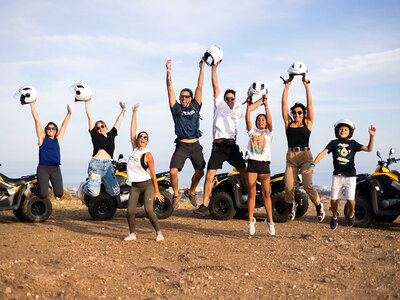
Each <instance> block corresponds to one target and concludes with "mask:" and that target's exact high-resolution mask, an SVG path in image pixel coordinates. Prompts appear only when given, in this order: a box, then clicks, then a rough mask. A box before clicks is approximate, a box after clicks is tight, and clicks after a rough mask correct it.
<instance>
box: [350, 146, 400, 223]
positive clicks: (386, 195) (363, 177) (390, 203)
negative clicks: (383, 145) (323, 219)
mask: <svg viewBox="0 0 400 300" xmlns="http://www.w3.org/2000/svg"><path fill="white" fill-rule="evenodd" d="M395 152H396V149H394V148H392V149H390V151H389V158H388V159H387V160H386V161H384V160H383V159H382V158H381V155H380V153H379V151H377V152H376V155H377V156H378V157H379V160H378V167H377V168H376V170H375V172H374V173H372V174H371V175H368V174H360V175H357V186H356V199H355V200H356V210H355V220H354V226H358V227H367V226H369V225H370V224H372V223H373V222H387V223H390V222H393V221H394V220H396V219H397V217H398V216H399V215H400V183H399V182H400V171H395V170H390V169H389V165H391V164H394V163H396V162H398V161H400V158H394V157H393V158H391V157H390V156H391V155H392V154H394V153H395ZM347 210H348V205H347V204H346V205H345V207H344V214H345V216H346V218H347V217H348V211H347Z"/></svg>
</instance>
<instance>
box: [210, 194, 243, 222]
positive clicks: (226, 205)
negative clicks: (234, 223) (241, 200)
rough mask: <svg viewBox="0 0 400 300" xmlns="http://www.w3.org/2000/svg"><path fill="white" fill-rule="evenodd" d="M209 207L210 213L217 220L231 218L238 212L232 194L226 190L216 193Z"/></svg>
mask: <svg viewBox="0 0 400 300" xmlns="http://www.w3.org/2000/svg"><path fill="white" fill-rule="evenodd" d="M208 208H209V210H210V214H211V215H212V216H213V217H214V219H217V220H230V219H232V217H233V216H234V215H235V213H236V211H235V207H234V206H233V201H232V198H231V196H230V195H229V194H228V193H225V192H219V193H216V194H214V195H213V196H212V197H211V199H210V204H209V206H208Z"/></svg>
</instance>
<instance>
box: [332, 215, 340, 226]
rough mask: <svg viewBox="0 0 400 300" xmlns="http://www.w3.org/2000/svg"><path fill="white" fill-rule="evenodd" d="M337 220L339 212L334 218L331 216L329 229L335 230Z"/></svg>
mask: <svg viewBox="0 0 400 300" xmlns="http://www.w3.org/2000/svg"><path fill="white" fill-rule="evenodd" d="M338 220H339V213H337V216H336V219H335V218H334V217H332V218H331V229H332V230H335V229H336V228H337V225H338Z"/></svg>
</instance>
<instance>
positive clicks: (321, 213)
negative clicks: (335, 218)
mask: <svg viewBox="0 0 400 300" xmlns="http://www.w3.org/2000/svg"><path fill="white" fill-rule="evenodd" d="M316 210H317V218H318V221H319V222H322V221H323V220H324V219H325V211H324V205H323V204H322V202H321V204H320V205H317V207H316Z"/></svg>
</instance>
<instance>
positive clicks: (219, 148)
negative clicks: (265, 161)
mask: <svg viewBox="0 0 400 300" xmlns="http://www.w3.org/2000/svg"><path fill="white" fill-rule="evenodd" d="M219 63H220V62H218V63H216V64H214V65H212V66H211V81H212V86H213V91H214V120H213V139H214V140H213V147H212V152H211V156H210V159H209V161H208V164H207V174H206V181H205V183H204V196H203V204H202V205H200V207H199V208H198V209H196V210H194V211H193V212H194V213H196V214H199V215H202V216H206V215H207V214H208V203H209V201H210V194H211V189H212V181H213V179H214V176H215V173H216V172H217V170H218V169H221V168H222V165H223V163H224V162H225V161H227V162H228V163H229V164H231V165H232V166H234V167H235V168H236V170H238V171H239V172H240V175H241V178H242V182H243V186H244V188H245V189H247V176H246V163H245V161H244V159H243V157H242V154H241V153H240V150H239V146H238V145H237V144H236V135H237V133H238V130H237V128H238V123H239V121H240V119H241V118H243V117H244V116H245V111H244V110H243V109H242V107H241V106H235V104H236V92H235V91H234V90H232V89H227V90H226V91H225V93H224V95H223V96H222V94H221V92H220V89H219V87H218V79H217V67H218V65H219Z"/></svg>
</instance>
